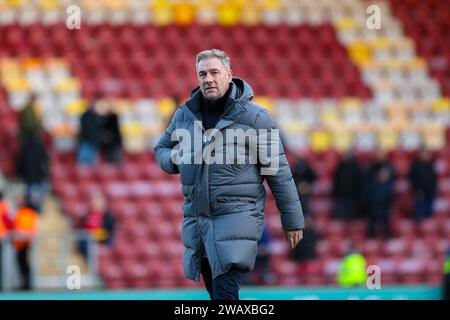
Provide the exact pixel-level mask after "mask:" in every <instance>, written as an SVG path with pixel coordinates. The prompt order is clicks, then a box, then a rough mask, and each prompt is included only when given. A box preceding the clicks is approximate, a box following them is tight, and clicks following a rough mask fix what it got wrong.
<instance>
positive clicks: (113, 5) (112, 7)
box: [105, 0, 128, 12]
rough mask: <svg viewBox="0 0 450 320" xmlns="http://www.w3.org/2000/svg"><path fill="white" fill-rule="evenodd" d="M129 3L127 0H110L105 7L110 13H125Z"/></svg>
mask: <svg viewBox="0 0 450 320" xmlns="http://www.w3.org/2000/svg"><path fill="white" fill-rule="evenodd" d="M127 5H128V2H127V1H126V0H108V1H107V2H105V7H106V9H107V10H109V11H113V12H114V11H124V10H126V8H127Z"/></svg>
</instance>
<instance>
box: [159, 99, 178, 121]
mask: <svg viewBox="0 0 450 320" xmlns="http://www.w3.org/2000/svg"><path fill="white" fill-rule="evenodd" d="M156 107H157V108H158V112H159V114H160V116H161V117H162V118H163V119H167V118H169V117H171V116H172V114H173V113H174V112H175V108H176V107H177V106H176V103H175V101H174V100H173V99H171V98H163V99H160V100H158V101H157V105H156Z"/></svg>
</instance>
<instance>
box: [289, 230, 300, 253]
mask: <svg viewBox="0 0 450 320" xmlns="http://www.w3.org/2000/svg"><path fill="white" fill-rule="evenodd" d="M285 235H286V240H287V242H288V243H289V249H294V248H295V247H296V246H297V245H298V244H299V243H300V241H301V240H302V239H303V230H294V231H286V232H285Z"/></svg>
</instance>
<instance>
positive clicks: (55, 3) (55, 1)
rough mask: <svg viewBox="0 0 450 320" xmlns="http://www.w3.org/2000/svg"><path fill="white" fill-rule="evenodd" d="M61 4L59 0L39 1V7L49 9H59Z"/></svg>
mask: <svg viewBox="0 0 450 320" xmlns="http://www.w3.org/2000/svg"><path fill="white" fill-rule="evenodd" d="M60 5H61V2H60V1H59V0H40V1H39V2H38V8H40V9H42V10H45V11H48V10H54V9H58V8H59V7H60Z"/></svg>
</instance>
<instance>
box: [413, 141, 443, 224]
mask: <svg viewBox="0 0 450 320" xmlns="http://www.w3.org/2000/svg"><path fill="white" fill-rule="evenodd" d="M409 179H410V182H411V187H412V190H413V192H414V199H415V201H416V206H415V218H416V220H417V221H418V222H420V221H421V220H423V219H425V218H430V217H431V216H432V214H433V201H434V198H435V197H436V191H437V175H436V171H435V170H434V165H433V161H432V158H431V153H430V151H429V150H427V149H425V148H423V149H421V150H420V154H419V157H418V159H415V160H414V161H413V163H412V164H411V168H410V171H409Z"/></svg>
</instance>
